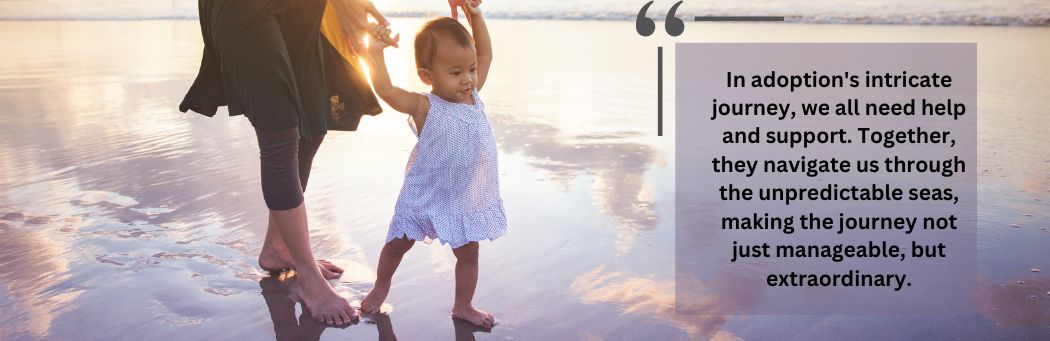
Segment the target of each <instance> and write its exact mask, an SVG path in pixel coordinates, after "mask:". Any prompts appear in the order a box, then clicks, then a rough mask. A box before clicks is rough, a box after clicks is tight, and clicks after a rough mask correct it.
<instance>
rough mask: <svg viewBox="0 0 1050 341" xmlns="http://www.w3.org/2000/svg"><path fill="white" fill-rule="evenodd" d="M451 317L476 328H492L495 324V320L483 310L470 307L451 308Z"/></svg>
mask: <svg viewBox="0 0 1050 341" xmlns="http://www.w3.org/2000/svg"><path fill="white" fill-rule="evenodd" d="M452 317H455V318H458V319H461V320H464V321H467V322H470V323H472V324H474V325H476V326H479V327H484V328H492V326H494V325H495V324H496V318H495V317H492V314H489V313H487V312H485V311H484V310H481V309H477V308H474V307H472V306H469V305H468V306H458V305H457V306H453V307H452Z"/></svg>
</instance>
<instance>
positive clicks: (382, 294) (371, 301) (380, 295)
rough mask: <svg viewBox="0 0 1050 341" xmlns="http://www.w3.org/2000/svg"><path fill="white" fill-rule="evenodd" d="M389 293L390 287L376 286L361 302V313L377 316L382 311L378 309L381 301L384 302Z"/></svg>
mask: <svg viewBox="0 0 1050 341" xmlns="http://www.w3.org/2000/svg"><path fill="white" fill-rule="evenodd" d="M389 293H390V286H382V285H376V286H375V287H373V288H372V290H371V291H369V292H368V295H365V299H363V300H361V312H365V313H370V314H379V313H381V312H382V311H381V310H380V308H382V306H383V301H386V295H387V294H389Z"/></svg>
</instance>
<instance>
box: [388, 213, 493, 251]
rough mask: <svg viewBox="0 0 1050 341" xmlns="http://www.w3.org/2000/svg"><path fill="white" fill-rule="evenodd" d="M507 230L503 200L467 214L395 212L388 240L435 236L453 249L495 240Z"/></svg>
mask: <svg viewBox="0 0 1050 341" xmlns="http://www.w3.org/2000/svg"><path fill="white" fill-rule="evenodd" d="M506 233H507V218H506V215H505V214H504V212H503V203H502V202H500V203H497V204H496V205H493V206H492V207H489V208H487V209H484V210H479V211H474V212H470V213H466V214H443V215H428V214H403V213H395V214H394V218H393V219H391V221H390V231H389V232H388V233H387V236H386V242H387V243H389V242H390V241H392V240H394V239H395V238H402V237H404V238H409V239H412V240H418V241H423V242H426V243H430V242H431V241H432V240H433V239H437V240H439V241H441V244H445V245H449V246H451V247H452V248H453V249H455V248H458V247H460V246H463V245H465V244H467V243H469V242H477V241H482V240H490V241H491V240H495V239H496V238H499V237H500V236H503V235H504V234H506Z"/></svg>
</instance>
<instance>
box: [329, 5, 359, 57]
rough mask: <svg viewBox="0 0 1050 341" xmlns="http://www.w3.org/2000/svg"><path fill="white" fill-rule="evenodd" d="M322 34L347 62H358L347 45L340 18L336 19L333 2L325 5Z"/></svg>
mask: <svg viewBox="0 0 1050 341" xmlns="http://www.w3.org/2000/svg"><path fill="white" fill-rule="evenodd" d="M321 34H322V35H324V37H325V38H326V39H328V43H329V44H331V45H332V47H334V48H335V50H336V51H338V52H339V55H340V56H343V59H346V61H347V62H351V63H353V62H354V60H356V58H357V56H356V55H354V54H353V53H352V52H350V51H351V49H350V47H349V46H347V44H346V36H344V35H343V29H342V26H341V25H340V24H339V18H338V17H336V14H335V7H332V2H331V1H327V4H325V8H324V16H323V17H321Z"/></svg>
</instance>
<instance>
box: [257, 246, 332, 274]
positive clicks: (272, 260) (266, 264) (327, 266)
mask: <svg viewBox="0 0 1050 341" xmlns="http://www.w3.org/2000/svg"><path fill="white" fill-rule="evenodd" d="M287 259H291V256H288V257H287ZM259 267H261V268H262V269H263V270H266V271H269V272H279V271H282V270H286V269H295V266H294V265H292V262H291V261H290V260H286V259H284V258H282V257H281V256H280V255H278V254H277V253H276V252H264V253H263V254H260V255H259ZM317 269H318V270H320V271H321V275H322V276H324V278H325V279H337V278H339V277H340V276H342V275H343V268H340V267H339V266H337V265H335V264H332V262H329V261H327V260H324V259H318V260H317Z"/></svg>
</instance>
